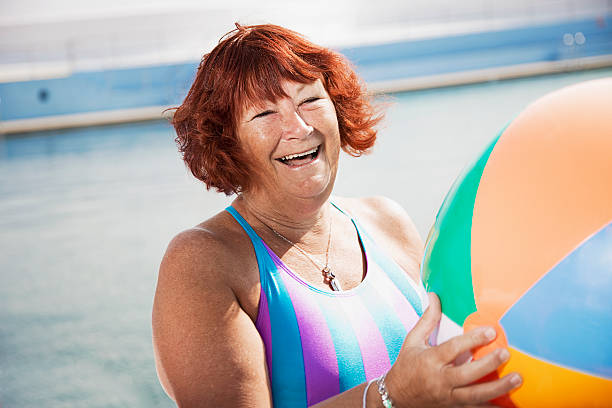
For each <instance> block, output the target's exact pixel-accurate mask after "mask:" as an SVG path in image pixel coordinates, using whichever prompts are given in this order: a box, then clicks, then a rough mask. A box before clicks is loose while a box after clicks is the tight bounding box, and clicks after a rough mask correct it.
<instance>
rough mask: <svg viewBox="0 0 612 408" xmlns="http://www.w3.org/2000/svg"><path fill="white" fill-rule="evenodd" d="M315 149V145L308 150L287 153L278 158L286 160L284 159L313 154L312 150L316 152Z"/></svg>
mask: <svg viewBox="0 0 612 408" xmlns="http://www.w3.org/2000/svg"><path fill="white" fill-rule="evenodd" d="M317 149H318V147H315V148H314V149H311V150H308V151H307V152H303V153H296V154H288V155H287V156H283V157H281V158H280V159H281V160H283V161H286V160H291V159H295V158H296V157H302V156H308V155H309V154H313V153H314V152H316V151H317Z"/></svg>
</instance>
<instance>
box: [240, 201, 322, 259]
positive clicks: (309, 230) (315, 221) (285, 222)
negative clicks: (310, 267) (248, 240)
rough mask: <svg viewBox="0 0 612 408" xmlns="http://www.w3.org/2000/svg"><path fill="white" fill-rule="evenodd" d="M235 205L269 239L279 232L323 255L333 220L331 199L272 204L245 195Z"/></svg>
mask: <svg viewBox="0 0 612 408" xmlns="http://www.w3.org/2000/svg"><path fill="white" fill-rule="evenodd" d="M232 205H233V206H234V207H236V208H237V209H238V210H240V211H241V212H242V213H243V215H244V216H245V218H247V220H248V221H249V223H250V224H251V226H253V227H254V228H256V227H259V228H256V229H258V230H259V232H263V233H264V235H266V236H268V237H269V236H270V233H273V231H276V232H278V233H280V234H281V235H283V236H284V237H286V238H288V239H289V240H291V241H292V242H294V243H298V244H302V245H304V246H306V247H308V248H309V249H310V250H312V251H313V252H321V246H322V244H323V243H326V242H327V236H328V234H329V221H330V218H329V217H331V216H332V212H331V211H330V207H331V205H330V204H329V202H328V197H325V199H324V200H298V201H297V202H293V201H292V202H291V203H289V202H276V203H272V202H271V201H270V200H267V199H266V200H258V199H257V197H255V196H253V195H249V194H248V193H244V194H241V195H240V196H238V198H236V200H234V202H233V203H232ZM322 238H325V239H322ZM323 241H324V242H323ZM323 250H324V248H323Z"/></svg>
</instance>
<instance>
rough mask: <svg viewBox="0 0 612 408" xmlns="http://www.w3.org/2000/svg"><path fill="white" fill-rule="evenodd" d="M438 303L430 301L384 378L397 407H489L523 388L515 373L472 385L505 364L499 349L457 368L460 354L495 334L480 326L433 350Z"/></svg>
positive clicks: (434, 299)
mask: <svg viewBox="0 0 612 408" xmlns="http://www.w3.org/2000/svg"><path fill="white" fill-rule="evenodd" d="M440 317H441V311H440V301H439V299H438V297H437V296H436V295H433V294H431V295H430V297H429V307H428V309H427V310H426V311H425V313H424V314H423V317H422V318H421V320H419V322H418V323H417V325H416V326H415V327H414V328H413V329H412V331H411V332H410V333H409V334H408V335H407V336H406V339H405V340H404V344H403V346H402V349H401V351H400V354H399V356H398V358H397V361H396V362H395V364H394V365H393V367H392V368H391V370H390V371H389V373H388V375H387V377H386V383H387V389H388V391H389V395H390V397H391V398H392V399H393V402H394V405H395V406H396V407H397V408H404V407H415V408H416V407H419V408H422V407H423V408H424V407H456V406H488V405H489V403H488V401H490V400H492V399H494V398H496V397H499V396H501V395H504V394H506V393H507V392H508V391H510V390H512V389H513V388H516V387H518V386H519V385H520V384H521V381H522V380H521V377H520V376H519V375H518V374H517V373H512V374H508V375H506V376H504V377H502V378H500V379H496V380H494V381H488V382H481V383H477V384H474V382H475V381H477V380H479V379H480V378H482V377H483V376H485V375H486V374H489V373H490V372H492V371H494V370H495V369H496V368H497V367H499V366H500V365H501V364H503V363H504V362H506V361H507V360H508V358H509V356H510V354H509V353H508V351H507V350H506V349H497V350H495V351H493V352H491V353H489V354H487V355H486V356H484V357H483V358H481V359H479V360H473V361H470V362H467V363H465V364H461V365H455V363H454V362H455V359H456V358H457V357H458V356H460V355H461V354H462V353H465V352H467V351H469V350H472V349H474V348H476V347H479V346H483V345H485V344H488V343H490V342H491V341H492V340H493V339H494V338H495V330H494V329H493V328H491V327H481V328H478V329H474V330H471V331H469V332H467V333H465V334H463V335H461V336H458V337H454V338H452V339H450V340H448V341H447V342H445V343H443V344H441V345H439V346H435V347H431V346H429V343H428V339H429V337H430V335H431V333H432V332H433V330H434V329H435V328H436V326H437V325H438V323H439V322H440Z"/></svg>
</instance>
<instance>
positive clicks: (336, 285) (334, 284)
mask: <svg viewBox="0 0 612 408" xmlns="http://www.w3.org/2000/svg"><path fill="white" fill-rule="evenodd" d="M332 219H333V218H330V219H329V236H328V238H327V249H326V250H325V266H323V267H321V265H319V263H318V262H317V261H315V260H314V258H313V257H312V255H310V254H309V253H308V252H306V251H305V250H304V249H302V248H300V247H299V246H298V245H297V244H296V243H295V242H293V241H291V240H290V239H289V238H287V237H285V236H284V235H283V234H281V233H280V232H278V231H276V230H275V229H274V228H272V227H270V226H269V225H267V224H266V225H267V226H268V228H270V229H271V230H272V232H273V233H274V234H276V236H277V237H279V238H281V239H283V240H284V241H286V242H287V243H289V244H290V245H291V246H294V247H295V249H297V250H298V251H300V253H301V254H302V255H304V256H305V257H306V258H308V260H309V261H310V262H312V263H313V265H314V266H316V267H317V269H320V270H321V273H322V274H323V279H324V280H325V283H327V284H328V285H329V286H330V287H331V288H332V290H334V291H336V292H340V291H341V290H342V287H341V286H340V282H338V281H337V280H336V275H334V273H333V272H332V271H331V269H330V268H329V248H330V246H331V234H332Z"/></svg>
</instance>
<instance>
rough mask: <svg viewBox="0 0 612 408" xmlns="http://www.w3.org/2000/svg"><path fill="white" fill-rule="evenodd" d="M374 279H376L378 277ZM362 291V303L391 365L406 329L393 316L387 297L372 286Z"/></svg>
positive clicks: (393, 312)
mask: <svg viewBox="0 0 612 408" xmlns="http://www.w3.org/2000/svg"><path fill="white" fill-rule="evenodd" d="M370 270H372V269H370ZM375 278H377V279H378V277H375ZM363 289H364V290H363V291H362V292H361V294H362V296H361V297H362V299H363V303H364V304H366V305H368V311H369V312H370V314H371V315H372V318H373V319H374V322H375V323H376V326H378V331H379V332H380V334H381V335H382V337H383V340H384V342H385V346H386V347H387V353H388V355H389V361H391V364H393V363H394V362H395V360H396V359H397V355H398V354H399V351H400V349H401V348H402V344H403V342H404V337H406V334H407V332H406V329H405V328H404V324H403V323H402V321H401V320H400V319H399V317H398V316H397V315H396V314H395V311H394V309H393V307H392V305H390V304H389V303H388V302H387V301H386V299H387V296H385V294H384V293H380V292H378V290H376V288H375V287H374V285H366V287H365V288H363Z"/></svg>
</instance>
